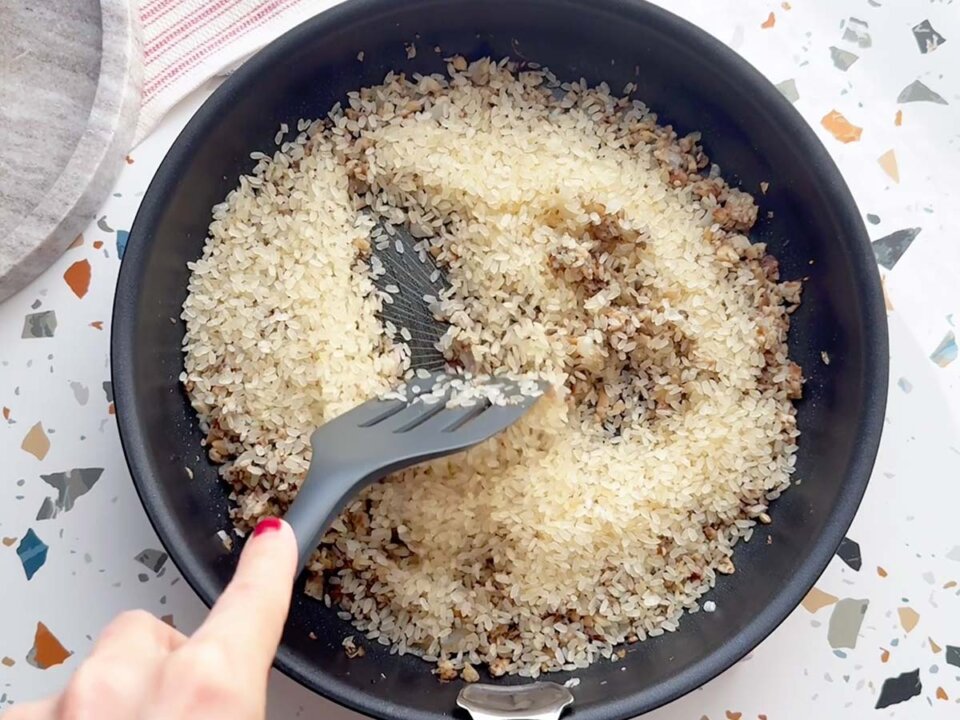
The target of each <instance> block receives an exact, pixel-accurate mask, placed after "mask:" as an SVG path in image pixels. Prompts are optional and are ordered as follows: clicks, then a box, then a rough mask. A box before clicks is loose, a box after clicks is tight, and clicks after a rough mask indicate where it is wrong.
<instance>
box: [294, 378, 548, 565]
mask: <svg viewBox="0 0 960 720" xmlns="http://www.w3.org/2000/svg"><path fill="white" fill-rule="evenodd" d="M462 383H463V380H462V379H458V378H456V377H455V376H449V375H445V374H443V373H440V374H431V375H429V377H427V378H422V379H421V378H418V379H416V380H412V381H410V383H409V384H408V386H407V388H406V390H405V393H403V396H404V399H402V400H401V399H398V398H395V399H374V400H369V401H367V402H365V403H363V404H362V405H359V406H358V407H355V408H354V409H353V410H350V411H348V412H346V413H344V414H343V415H340V416H339V417H337V418H334V419H333V420H331V421H330V422H328V423H326V424H324V425H321V426H320V427H319V428H318V429H317V430H316V431H314V433H313V435H312V437H311V438H310V444H311V447H312V449H313V458H312V460H311V462H310V469H309V470H308V472H307V476H306V478H305V479H304V481H303V485H302V486H301V488H300V492H299V493H298V494H297V497H296V499H295V500H294V502H293V505H291V507H290V509H289V510H288V511H287V514H286V517H285V519H286V521H287V522H288V523H290V525H291V526H292V527H293V532H294V534H295V535H296V537H297V549H298V552H299V558H300V567H303V566H304V565H305V564H306V562H307V560H308V558H309V557H310V553H312V552H313V550H314V549H315V548H316V547H317V545H318V544H319V543H320V538H321V537H322V536H323V534H324V532H325V531H326V530H327V528H328V527H329V526H330V523H332V522H333V521H334V519H336V517H337V515H338V514H339V513H340V511H341V510H343V508H344V507H346V506H347V505H348V504H349V503H350V501H351V500H352V499H353V497H354V496H355V495H356V494H357V493H358V492H359V491H360V490H361V489H363V488H364V487H365V486H367V485H369V484H371V483H373V482H376V481H377V480H379V479H381V478H383V477H384V476H386V475H388V474H389V473H391V472H395V471H397V470H401V469H403V468H406V467H410V466H411V465H416V464H417V463H421V462H424V461H427V460H432V459H434V458H438V457H441V456H444V455H451V454H453V453H456V452H459V451H461V450H466V449H467V448H470V447H472V446H474V445H477V444H478V443H481V442H483V441H484V440H487V439H488V438H491V437H493V436H494V435H496V434H497V433H499V432H500V431H502V430H505V429H506V428H507V427H509V426H510V425H512V424H513V423H514V422H516V421H517V420H519V419H520V418H521V417H522V416H523V415H524V413H526V412H527V410H529V409H530V408H531V407H533V405H534V403H535V402H536V401H537V400H538V399H539V397H540V396H542V394H543V393H544V392H545V391H546V390H547V387H548V385H547V384H546V383H541V382H537V383H534V384H533V385H534V387H533V388H531V384H532V383H531V382H530V381H525V382H524V383H520V382H517V381H514V380H509V379H506V378H497V377H493V378H483V379H475V380H472V381H470V382H469V385H470V387H472V388H481V386H483V387H482V392H480V393H477V392H475V391H469V394H470V395H472V396H475V397H473V400H472V404H460V405H456V403H457V402H458V400H457V399H451V398H452V397H454V398H455V397H456V396H457V395H458V393H462V392H463V391H462ZM477 395H480V396H482V397H476V396H477ZM459 396H460V397H464V395H463V394H460V395H459ZM491 399H492V400H493V401H491ZM468 402H469V401H468Z"/></svg>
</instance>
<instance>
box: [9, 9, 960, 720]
mask: <svg viewBox="0 0 960 720" xmlns="http://www.w3.org/2000/svg"><path fill="white" fill-rule="evenodd" d="M660 4H661V5H664V6H665V7H667V8H669V9H671V10H673V11H674V12H676V13H678V14H680V15H682V16H684V17H686V18H688V19H689V20H691V21H693V22H694V23H696V24H697V25H699V26H701V27H703V28H704V29H706V30H707V31H708V32H710V33H712V34H713V35H715V36H716V37H717V38H719V39H720V40H722V41H724V42H726V43H727V44H729V45H730V46H731V47H733V48H734V49H735V50H736V51H737V52H739V53H740V54H741V55H743V56H744V57H746V58H747V59H748V60H749V61H750V62H752V63H753V64H754V65H756V66H757V67H758V68H759V69H760V70H761V71H762V72H763V73H764V74H765V75H766V76H767V77H768V78H769V79H770V80H771V81H772V82H774V83H777V84H779V85H780V87H781V88H783V89H784V91H785V93H788V94H790V95H791V96H792V97H793V99H794V101H795V106H796V107H797V109H798V110H799V111H800V112H801V114H802V115H803V116H804V117H805V118H806V119H807V121H808V122H809V123H810V125H811V126H813V127H814V128H815V129H816V131H817V133H818V134H819V136H820V137H821V139H822V140H823V142H824V144H825V146H826V147H827V149H828V150H829V151H830V153H831V154H832V155H833V157H834V159H835V160H836V162H837V164H838V165H839V167H840V169H841V171H842V172H843V174H844V176H845V177H846V179H847V182H848V183H849V184H850V186H851V189H852V191H853V193H854V196H855V198H856V200H857V202H858V203H859V205H860V209H861V211H862V213H863V215H864V218H865V219H866V222H867V228H868V231H869V234H870V237H871V239H872V240H873V241H874V249H875V251H876V254H877V257H878V260H879V261H880V272H881V274H882V276H883V277H884V282H885V286H886V289H887V293H888V296H889V300H890V307H889V308H888V315H887V319H888V323H889V328H890V352H891V366H890V372H891V375H890V401H889V405H888V409H887V422H886V425H885V429H884V437H883V441H882V444H881V448H880V454H879V457H878V459H877V465H876V468H875V471H874V474H873V477H872V479H871V482H870V486H869V488H868V489H867V494H866V497H865V498H864V501H863V504H862V506H861V508H860V512H859V514H858V516H857V518H856V519H855V520H854V523H853V525H852V527H851V528H850V531H849V533H848V535H849V542H848V543H846V544H845V545H844V547H843V549H842V556H841V557H837V558H835V559H834V560H833V561H832V562H831V564H830V566H829V567H828V568H827V570H826V572H825V573H824V574H823V576H822V577H821V578H820V580H819V581H818V582H817V590H816V592H815V593H813V594H811V596H810V597H808V600H807V602H805V604H804V606H801V607H799V608H797V609H796V611H795V612H794V613H793V614H792V615H791V616H790V617H789V618H788V619H787V620H786V621H785V622H784V623H783V625H782V626H781V627H780V628H778V629H777V630H776V631H775V632H774V633H773V634H772V635H771V636H770V637H769V638H768V639H767V640H766V641H764V642H763V643H762V644H761V645H760V646H759V647H758V648H757V649H756V650H755V651H754V652H753V653H751V654H750V655H749V656H748V657H747V658H746V659H744V660H743V661H742V662H740V663H738V664H737V665H736V666H734V667H733V668H731V669H730V670H728V671H727V672H726V673H724V674H723V675H721V676H720V677H718V678H717V679H715V680H713V681H712V682H710V683H708V684H707V685H706V686H704V687H703V688H702V689H700V690H698V691H696V692H693V693H690V694H689V695H687V696H686V697H684V698H682V699H680V700H678V701H676V702H675V703H672V704H671V705H669V706H667V707H665V708H662V709H660V710H657V711H655V712H653V713H650V714H649V715H647V716H645V720H647V718H649V720H701V719H702V718H707V720H808V719H810V718H817V719H818V720H832V719H834V718H837V719H839V718H874V717H876V718H891V717H893V718H900V719H902V720H926V719H928V718H929V719H931V720H948V719H955V718H957V717H960V584H958V583H960V530H958V523H957V517H958V509H960V430H958V426H960V359H958V357H957V349H956V335H957V333H958V332H960V330H958V325H960V292H958V289H957V288H958V286H960V242H958V238H960V204H958V202H957V192H958V188H960V114H958V108H960V6H958V0H953V2H952V3H951V2H950V0H934V1H933V2H929V1H927V0H923V1H922V2H921V1H920V0H914V1H913V2H910V3H905V2H896V1H895V0H789V2H780V0H777V1H776V2H768V1H764V0H713V1H712V2H709V3H707V2H702V0H660ZM788 8H789V9H788ZM771 15H772V17H773V20H772V21H771V19H770V18H771ZM854 20H856V22H854ZM924 21H929V25H930V26H931V27H932V28H933V29H934V30H935V32H936V34H938V35H939V36H940V37H941V38H945V42H942V43H939V44H937V45H936V47H934V49H932V50H931V49H930V43H928V42H927V39H929V38H930V37H931V36H930V35H929V34H928V33H925V32H924V31H923V30H919V31H918V30H915V29H914V28H916V27H917V26H918V25H922V24H923V22H924ZM864 23H865V24H866V28H865V30H864V29H863V27H862V24H864ZM848 31H849V32H848ZM864 33H866V35H864ZM918 35H919V38H918ZM924 38H927V39H924ZM831 48H836V49H839V50H844V51H845V52H847V53H850V54H853V55H856V56H857V57H856V60H854V61H853V62H852V64H847V65H846V69H842V67H841V66H842V65H844V64H845V63H847V62H849V61H850V58H849V56H847V55H843V54H837V53H835V52H833V51H832V50H831ZM838 63H839V64H838ZM917 81H919V82H921V83H922V84H923V86H924V87H926V88H928V89H929V91H930V92H933V93H936V94H937V97H940V98H941V99H942V101H943V102H939V101H936V100H931V99H929V98H930V96H929V95H925V97H926V98H927V99H926V100H923V99H921V100H917V99H915V98H916V95H913V94H911V92H915V91H917V90H919V88H917V86H916V84H915V83H916V82H917ZM910 87H913V88H914V91H910V92H907V94H906V95H904V92H905V91H906V90H907V88H910ZM210 89H211V88H209V87H208V88H205V89H203V90H201V91H199V92H197V93H194V94H193V95H192V96H191V97H190V98H189V99H188V100H187V101H185V102H184V103H182V104H181V105H180V106H178V108H176V110H175V111H174V112H173V113H172V114H171V115H170V116H168V117H167V118H166V119H165V120H164V121H163V122H162V123H161V125H160V127H159V128H158V130H157V131H156V132H155V133H154V134H152V135H151V136H150V137H149V138H148V139H147V140H146V141H144V143H143V144H142V145H140V146H139V147H138V148H137V151H136V152H135V153H134V157H133V160H134V161H135V162H134V163H133V164H132V165H129V166H127V167H125V168H124V171H123V173H122V174H121V176H120V179H119V180H118V182H117V184H116V186H115V187H114V189H113V192H114V194H113V195H112V196H110V197H109V198H108V200H107V202H106V203H105V204H104V205H103V207H102V209H101V210H100V211H99V212H98V213H97V215H98V217H99V218H100V219H99V221H97V222H95V223H92V224H91V225H90V226H89V227H88V228H87V229H86V230H85V231H84V233H83V236H84V239H83V243H82V244H81V245H79V246H77V247H75V248H73V249H71V250H70V251H69V252H68V253H67V254H66V255H65V256H64V257H63V258H61V259H60V260H58V261H56V263H55V264H54V266H53V267H52V268H51V269H50V270H48V271H47V272H46V273H44V274H43V276H41V277H40V278H39V279H37V280H36V281H35V282H34V283H33V284H32V285H30V287H29V288H27V289H26V290H24V291H23V292H21V293H20V294H19V295H17V296H16V297H13V298H11V299H9V300H7V301H6V302H5V303H3V304H0V411H2V415H0V457H2V458H3V464H2V466H0V578H2V579H3V592H2V593H0V708H2V707H3V706H4V703H10V702H13V701H19V700H27V699H33V698H36V697H38V696H40V695H42V694H46V693H50V692H54V691H56V690H58V689H59V688H61V687H62V686H63V684H64V683H65V681H66V679H67V677H68V676H69V674H70V673H71V672H73V671H74V670H75V669H76V668H77V666H78V664H79V663H80V662H81V661H82V659H83V657H84V656H85V655H86V653H87V652H89V650H90V647H91V645H92V638H93V637H95V636H96V634H97V633H98V632H99V631H100V629H101V628H103V626H104V625H105V624H106V623H107V622H108V621H109V619H110V618H111V617H113V615H115V614H116V613H117V612H119V611H121V610H123V609H127V608H134V607H143V608H147V609H148V610H150V611H152V612H155V613H157V614H158V615H170V616H171V617H172V620H173V622H174V623H175V624H176V625H177V626H178V627H180V628H182V629H184V630H189V629H191V628H193V627H195V626H196V625H197V623H198V622H199V621H200V619H201V618H202V617H203V614H204V612H205V611H204V608H203V606H202V604H201V603H200V601H199V600H198V599H197V598H196V596H195V595H194V594H193V593H192V592H191V591H190V589H189V588H188V587H186V584H185V583H184V582H183V581H182V580H181V579H180V577H179V575H178V573H177V571H176V568H175V567H174V566H173V564H172V563H171V562H170V561H169V560H166V561H165V562H163V563H162V566H161V567H159V568H158V567H157V566H158V564H160V563H159V560H158V559H157V558H158V556H157V555H156V554H150V555H152V557H151V558H150V559H149V560H148V561H147V562H144V561H143V560H137V559H136V558H137V557H138V556H140V557H141V558H143V556H142V555H140V553H141V552H142V551H143V550H145V549H149V550H155V551H161V549H162V546H161V544H160V543H159V541H158V539H157V537H156V535H155V534H154V533H153V531H152V529H151V528H150V526H149V523H148V522H147V520H146V516H145V515H144V512H143V509H142V508H141V506H140V503H139V501H138V499H137V496H136V493H135V491H134V489H133V486H132V484H131V482H130V477H129V474H128V471H127V469H126V466H125V464H124V460H123V456H122V454H121V451H120V444H119V440H118V437H117V432H116V427H115V424H114V421H113V417H112V415H111V408H110V395H109V384H108V383H109V379H110V369H109V365H108V339H109V338H108V335H109V330H110V326H109V320H110V308H111V303H112V300H113V287H114V282H115V279H116V273H117V269H118V265H119V263H118V260H117V255H118V249H119V247H122V246H123V244H124V243H125V242H126V229H127V228H129V227H130V223H131V222H132V220H133V217H134V214H135V212H136V209H137V206H138V204H139V202H140V198H141V196H142V195H143V192H144V191H145V189H146V187H147V185H148V183H149V182H150V179H151V177H152V175H153V172H154V171H155V169H156V167H157V165H158V164H159V162H160V160H161V159H162V157H163V155H164V153H165V152H166V150H167V148H168V147H169V146H170V144H171V143H172V142H173V140H174V138H175V137H176V135H177V133H178V132H179V130H180V129H181V128H182V127H183V125H184V123H185V122H186V121H187V119H188V118H189V117H190V115H191V114H192V113H193V112H194V111H195V110H196V108H197V107H198V106H199V104H200V102H202V100H203V99H204V98H205V97H206V96H207V95H208V94H209V92H210ZM920 93H921V96H924V93H923V91H922V90H920ZM834 110H836V111H837V112H838V113H840V114H842V115H843V116H844V117H845V118H846V120H847V121H848V122H849V124H850V125H851V127H855V128H860V129H861V132H860V133H859V135H858V137H859V139H857V140H853V141H850V142H842V141H841V140H840V139H838V138H837V137H836V135H835V134H834V133H833V132H831V131H830V130H829V129H828V128H826V127H825V126H824V124H823V121H824V118H826V117H828V116H829V114H830V113H831V111H834ZM830 117H831V118H832V117H834V116H830ZM827 123H828V124H830V125H832V126H833V128H834V129H835V130H836V129H837V125H836V123H835V121H834V120H832V119H831V120H827ZM854 134H856V133H854ZM840 135H841V136H843V135H844V133H843V132H840ZM708 150H709V144H708ZM891 157H893V158H895V160H896V165H893V164H892V163H891V162H890V158H891ZM881 158H883V160H882V161H881ZM892 170H893V171H894V172H892ZM88 271H89V272H90V273H91V277H90V283H89V289H88V290H87V289H86V288H81V289H82V290H83V292H77V291H76V290H74V289H73V287H74V286H76V285H77V283H75V282H74V283H73V286H71V284H70V283H69V282H68V281H66V280H67V278H76V276H78V275H83V276H85V274H86V273H87V272H88ZM105 383H107V385H106V386H105V385H104V384H105ZM28 437H29V438H30V439H29V440H28ZM47 441H48V442H49V446H47V445H46V442H47ZM24 446H26V447H24ZM77 468H79V469H91V470H96V469H102V471H103V472H102V474H100V475H99V476H98V478H97V481H96V484H94V485H93V486H92V487H90V488H89V491H88V492H86V494H84V495H82V496H81V497H78V498H77V499H76V502H75V504H74V507H73V508H72V509H71V510H69V511H66V512H61V513H59V514H58V515H57V516H56V517H50V518H48V519H40V520H38V519H37V516H38V514H42V513H40V512H39V511H40V510H41V508H42V507H43V501H44V499H45V498H47V497H49V496H51V495H55V494H56V493H55V492H54V490H53V488H52V487H51V485H50V484H49V483H48V482H47V480H45V479H44V476H51V475H54V474H56V473H62V472H65V471H68V470H71V469H77ZM89 477H92V475H89ZM34 536H35V537H36V538H37V539H38V540H39V541H41V542H42V544H43V545H45V546H47V549H46V551H43V552H45V554H43V552H40V551H39V546H38V545H36V543H35V542H34V540H33V539H32V538H33V537H34ZM31 547H33V548H35V549H34V552H37V554H36V555H33V556H32V558H29V567H31V568H32V569H33V571H34V574H33V575H32V578H31V579H29V580H28V579H27V575H26V572H25V565H24V563H23V562H22V561H21V557H20V556H18V553H17V550H18V549H20V548H23V554H24V555H26V554H28V553H27V550H28V549H29V548H31ZM150 555H148V557H150ZM41 557H42V558H43V559H44V560H45V562H39V563H38V562H37V561H38V560H39V559H41ZM744 592H749V588H744ZM854 610H855V611H856V612H853V611H854ZM861 610H862V613H861ZM713 617H714V618H716V620H717V622H722V621H723V606H722V604H720V603H718V607H717V609H716V611H715V613H714V614H713ZM858 620H859V624H857V621H858ZM38 623H43V624H44V625H45V626H46V627H47V628H49V630H50V631H51V632H52V633H53V634H54V635H55V636H56V637H57V638H58V639H59V640H60V642H62V644H63V645H64V646H65V648H66V649H67V650H69V651H71V652H72V653H73V654H72V655H71V656H70V657H68V658H67V659H66V661H65V662H63V663H62V664H59V665H55V666H51V667H49V668H47V669H40V668H38V667H35V666H34V665H31V664H30V663H29V662H28V661H27V659H26V658H27V656H28V654H29V653H30V650H31V648H32V646H33V644H34V639H35V633H36V629H37V626H38ZM851 623H853V624H851ZM680 631H681V632H682V631H683V630H682V626H681V630H680ZM8 661H9V662H8ZM901 676H903V677H904V678H905V680H906V682H901V683H900V684H899V686H898V685H897V683H896V682H895V681H896V679H898V678H901ZM914 677H915V680H914ZM894 687H898V690H897V692H895V693H893V695H891V694H890V693H889V692H885V688H894ZM576 692H577V690H576V689H575V690H574V693H576ZM885 697H886V699H885V701H884V702H883V703H882V702H881V699H882V698H885ZM887 701H889V702H891V704H889V705H888V706H886V707H883V708H881V709H877V708H876V706H877V705H878V704H881V705H882V704H885V703H886V702H887ZM269 717H271V718H277V719H284V720H286V719H287V718H294V717H304V718H306V717H315V718H327V719H329V720H347V719H348V718H355V717H357V716H355V715H353V714H352V713H350V712H348V711H346V710H342V709H340V708H337V707H335V706H333V705H332V704H330V703H328V702H326V701H324V700H322V699H320V698H317V697H316V696H314V695H312V694H310V693H309V692H307V691H306V690H304V689H302V688H300V687H299V686H297V685H295V684H294V683H293V682H291V681H290V680H287V679H286V678H284V677H282V676H280V675H279V674H276V673H275V674H274V677H273V679H272V681H271V698H270V705H269Z"/></svg>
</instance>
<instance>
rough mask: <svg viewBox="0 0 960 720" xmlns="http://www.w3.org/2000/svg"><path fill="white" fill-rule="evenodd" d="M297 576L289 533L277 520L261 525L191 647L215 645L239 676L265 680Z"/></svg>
mask: <svg viewBox="0 0 960 720" xmlns="http://www.w3.org/2000/svg"><path fill="white" fill-rule="evenodd" d="M296 574H297V541H296V539H295V538H294V535H293V530H292V529H291V528H290V526H289V525H288V524H287V523H286V522H284V521H283V520H280V519H278V518H266V519H265V520H262V521H261V522H260V524H259V525H257V528H256V530H254V532H253V535H252V537H251V538H250V539H249V540H248V541H247V544H246V547H244V548H243V552H242V553H241V555H240V562H239V563H238V564H237V570H236V572H235V573H234V576H233V579H232V580H231V581H230V584H229V585H227V587H226V589H225V590H224V591H223V594H222V595H221V596H220V599H219V600H217V602H216V604H215V605H214V606H213V609H212V610H211V611H210V615H209V616H208V617H207V619H206V621H205V622H204V623H203V625H201V626H200V628H199V629H198V630H197V631H196V632H195V633H194V635H193V637H192V638H191V639H190V643H193V642H198V641H199V642H213V643H215V644H217V645H218V646H220V648H222V649H223V650H224V651H225V652H227V653H228V657H234V658H237V659H238V661H239V662H238V663H237V664H236V667H237V669H238V670H242V671H246V670H248V669H249V670H251V671H253V672H256V673H260V672H261V671H262V673H263V676H264V677H265V676H266V673H267V671H268V670H269V669H270V665H271V664H272V663H273V658H274V655H276V652H277V646H278V645H279V644H280V636H281V635H282V633H283V624H284V622H286V619H287V613H288V612H289V610H290V596H291V593H292V589H293V581H294V578H295V577H296Z"/></svg>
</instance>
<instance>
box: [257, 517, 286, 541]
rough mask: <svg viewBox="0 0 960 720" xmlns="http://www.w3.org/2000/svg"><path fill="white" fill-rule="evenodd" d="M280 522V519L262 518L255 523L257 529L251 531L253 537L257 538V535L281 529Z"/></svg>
mask: <svg viewBox="0 0 960 720" xmlns="http://www.w3.org/2000/svg"><path fill="white" fill-rule="evenodd" d="M281 523H282V521H281V520H280V518H275V517H269V518H264V519H263V520H261V521H260V522H258V523H257V527H255V528H254V530H253V536H254V537H257V536H258V535H263V534H264V533H268V532H274V531H276V530H279V529H280V528H281Z"/></svg>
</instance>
